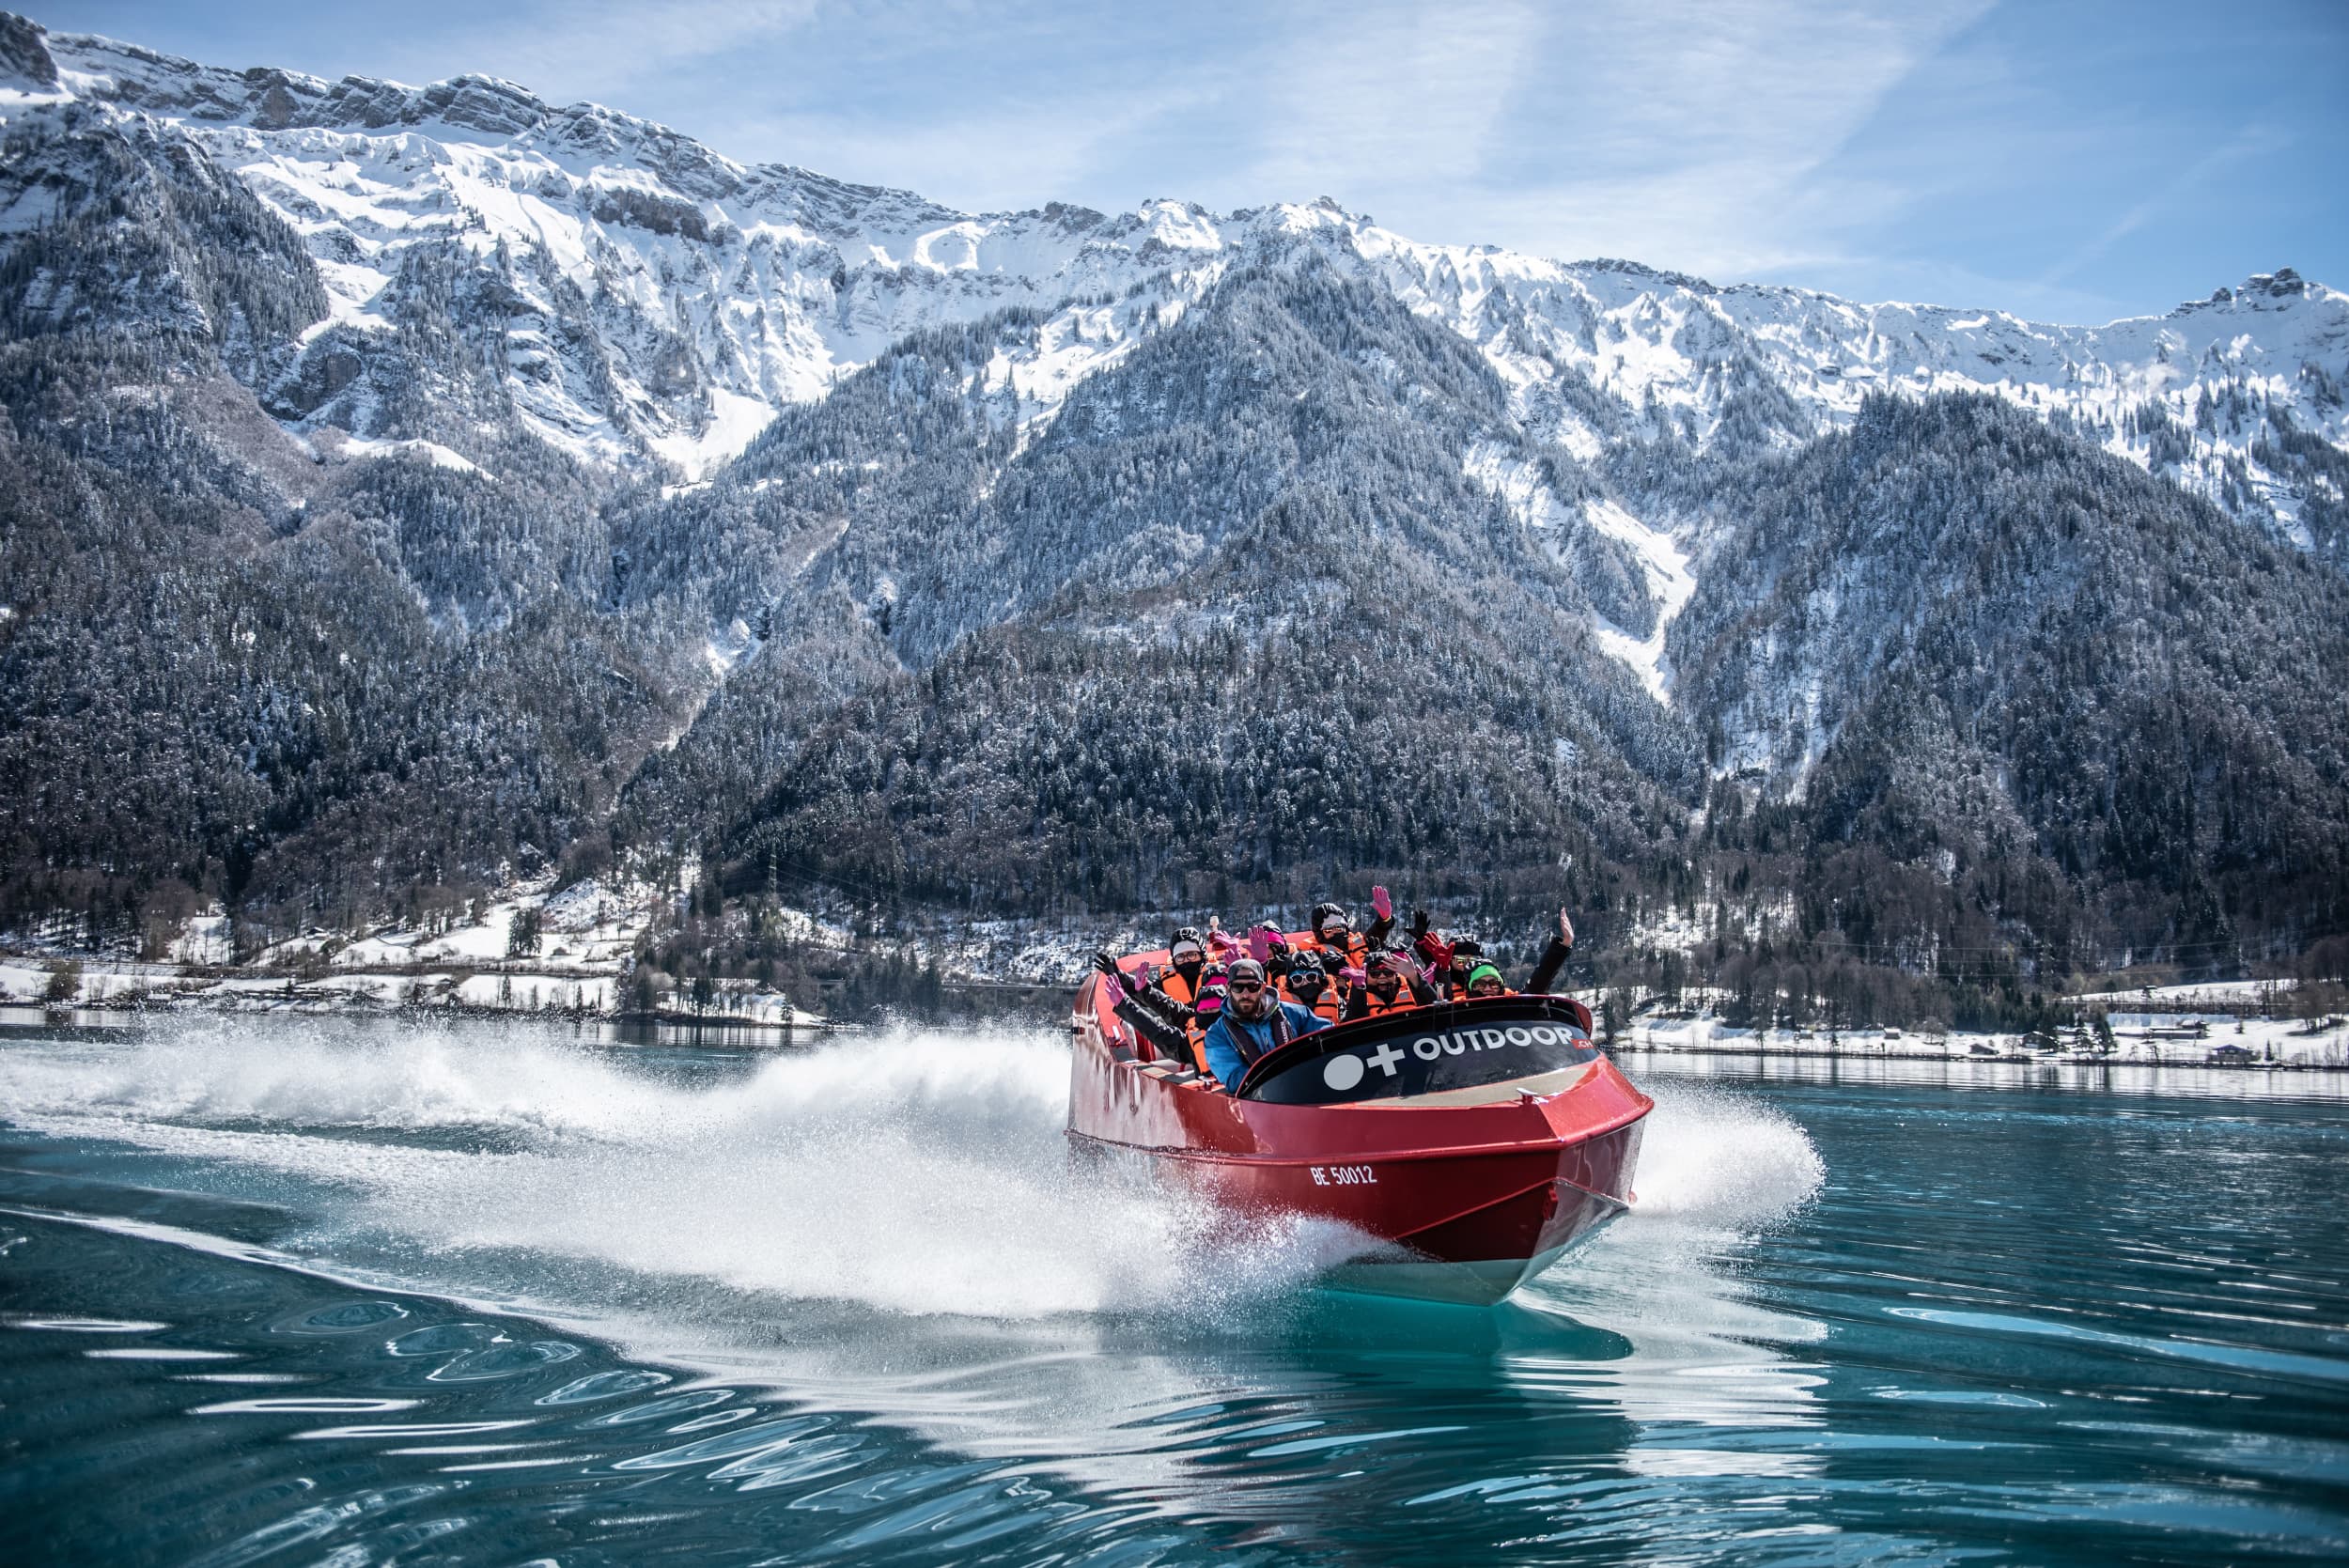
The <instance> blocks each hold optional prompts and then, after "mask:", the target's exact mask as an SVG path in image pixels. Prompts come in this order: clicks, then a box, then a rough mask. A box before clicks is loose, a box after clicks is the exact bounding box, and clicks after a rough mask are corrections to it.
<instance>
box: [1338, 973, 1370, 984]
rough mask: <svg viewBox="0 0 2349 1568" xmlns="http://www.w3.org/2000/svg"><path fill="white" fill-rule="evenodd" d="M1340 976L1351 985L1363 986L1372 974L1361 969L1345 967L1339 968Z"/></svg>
mask: <svg viewBox="0 0 2349 1568" xmlns="http://www.w3.org/2000/svg"><path fill="white" fill-rule="evenodd" d="M1338 978H1339V979H1340V980H1343V981H1345V982H1346V984H1347V985H1349V986H1361V985H1364V984H1366V983H1367V982H1368V981H1369V979H1370V976H1368V975H1366V974H1364V973H1363V972H1362V971H1361V970H1359V969H1345V970H1338Z"/></svg>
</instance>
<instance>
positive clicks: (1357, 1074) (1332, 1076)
mask: <svg viewBox="0 0 2349 1568" xmlns="http://www.w3.org/2000/svg"><path fill="white" fill-rule="evenodd" d="M1388 1070H1389V1071H1390V1072H1392V1071H1393V1069H1392V1068H1389V1069H1388ZM1321 1081H1322V1082H1324V1083H1326V1084H1328V1085H1329V1086H1330V1088H1332V1089H1335V1090H1337V1091H1338V1092H1339V1093H1341V1094H1343V1093H1344V1092H1345V1091H1346V1090H1348V1089H1351V1088H1353V1087H1354V1086H1355V1085H1356V1084H1358V1083H1360V1082H1361V1081H1362V1059H1361V1057H1359V1056H1356V1055H1355V1054H1354V1053H1353V1052H1352V1051H1348V1052H1346V1054H1345V1055H1344V1056H1333V1057H1331V1058H1330V1060H1329V1061H1327V1062H1324V1063H1322V1064H1321ZM1314 1174H1315V1176H1316V1177H1318V1176H1319V1175H1320V1174H1321V1172H1318V1171H1316V1172H1314Z"/></svg>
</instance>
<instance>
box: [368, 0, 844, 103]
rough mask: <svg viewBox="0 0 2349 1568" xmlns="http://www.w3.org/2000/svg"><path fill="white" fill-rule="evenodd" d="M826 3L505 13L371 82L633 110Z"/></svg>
mask: <svg viewBox="0 0 2349 1568" xmlns="http://www.w3.org/2000/svg"><path fill="white" fill-rule="evenodd" d="M823 9H824V7H823V4H822V0H650V3H646V0H588V3H585V4H548V3H540V4H533V5H528V6H524V7H521V8H498V9H497V10H495V12H494V13H492V14H493V16H494V20H485V21H482V22H477V23H467V24H462V25H459V26H457V27H453V28H449V29H445V30H443V31H440V32H438V33H436V34H434V35H432V36H430V37H428V38H418V39H414V40H412V42H411V43H410V44H409V45H408V46H407V47H406V48H404V49H399V50H396V51H394V52H392V53H391V54H389V55H388V56H387V58H386V60H385V63H384V65H383V66H381V67H379V68H377V70H376V71H375V72H372V73H373V74H383V75H397V76H403V77H407V78H410V79H416V78H428V77H440V76H449V75H454V74H457V73H458V72H459V71H480V72H483V73H485V74H488V75H492V76H503V77H506V78H507V79H508V80H511V81H515V82H519V83H521V85H523V86H526V87H529V88H530V89H532V90H533V91H535V92H537V93H539V94H541V95H542V96H545V97H548V98H552V99H555V100H558V101H570V100H577V99H595V100H598V101H605V102H608V103H611V104H612V106H613V107H615V108H621V109H625V108H627V107H628V104H627V102H626V101H625V100H626V98H627V95H628V94H629V93H630V90H631V89H634V88H638V87H641V86H644V85H646V84H649V83H653V82H656V81H659V80H661V78H663V77H665V76H667V75H668V74H669V73H671V72H673V71H676V70H679V69H681V68H688V67H698V66H703V65H706V64H708V63H709V62H711V61H714V60H719V59H721V58H723V57H724V56H727V55H729V54H732V55H736V56H738V57H739V56H742V55H744V54H753V56H754V54H755V52H758V51H762V50H765V49H767V48H770V47H771V46H773V45H774V44H775V43H776V42H777V41H778V40H781V39H786V38H787V37H788V36H789V35H790V34H792V33H794V32H797V31H800V30H801V29H804V28H806V27H808V26H810V25H811V24H813V23H816V22H817V20H818V18H819V17H820V15H821V13H822V11H823Z"/></svg>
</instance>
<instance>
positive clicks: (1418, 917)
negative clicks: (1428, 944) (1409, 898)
mask: <svg viewBox="0 0 2349 1568" xmlns="http://www.w3.org/2000/svg"><path fill="white" fill-rule="evenodd" d="M1426 935H1427V911H1426V910H1424V909H1413V910H1412V911H1411V939H1412V940H1413V941H1418V940H1419V939H1422V938H1423V937H1424V936H1426Z"/></svg>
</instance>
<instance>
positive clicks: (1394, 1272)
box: [1068, 983, 1654, 1304]
mask: <svg viewBox="0 0 2349 1568" xmlns="http://www.w3.org/2000/svg"><path fill="white" fill-rule="evenodd" d="M1512 1000H1513V1001H1516V1002H1517V1007H1516V1008H1515V1009H1514V1010H1513V1009H1512V1008H1511V1007H1509V1006H1507V1005H1498V1006H1487V1005H1486V1004H1482V1003H1479V1004H1470V1005H1469V1006H1467V1007H1455V1008H1449V1009H1432V1010H1430V1011H1429V1012H1428V1014H1427V1015H1425V1017H1424V1020H1423V1024H1422V1027H1424V1028H1426V1029H1429V1030H1433V1029H1435V1028H1437V1027H1438V1026H1439V1025H1442V1026H1445V1027H1447V1028H1450V1031H1451V1032H1450V1033H1449V1034H1437V1033H1426V1034H1422V1035H1420V1036H1418V1037H1417V1039H1416V1040H1415V1041H1414V1040H1413V1037H1412V1033H1411V1031H1412V1029H1413V1023H1412V1021H1410V1020H1409V1018H1408V1016H1407V1017H1406V1019H1405V1020H1402V1021H1399V1022H1397V1023H1395V1024H1392V1025H1389V1026H1387V1027H1386V1029H1385V1032H1384V1033H1383V1034H1381V1033H1379V1032H1376V1031H1373V1032H1364V1030H1363V1029H1362V1026H1353V1027H1352V1028H1351V1029H1349V1030H1348V1031H1346V1032H1339V1031H1331V1032H1330V1034H1329V1035H1328V1036H1327V1037H1326V1038H1327V1040H1328V1041H1329V1042H1330V1046H1329V1048H1327V1049H1326V1051H1325V1052H1324V1054H1322V1055H1319V1056H1315V1055H1314V1054H1313V1053H1312V1052H1311V1051H1306V1053H1305V1056H1304V1060H1303V1063H1302V1065H1301V1068H1300V1070H1302V1071H1305V1072H1308V1073H1311V1072H1313V1070H1314V1069H1315V1068H1316V1067H1317V1066H1320V1065H1323V1064H1325V1063H1328V1062H1329V1061H1330V1059H1332V1058H1335V1057H1340V1056H1345V1055H1347V1054H1348V1052H1347V1050H1346V1049H1345V1048H1344V1047H1345V1046H1346V1045H1351V1046H1352V1047H1353V1053H1354V1054H1356V1055H1357V1056H1358V1057H1360V1058H1362V1059H1367V1060H1369V1061H1372V1062H1374V1063H1375V1062H1377V1061H1378V1060H1379V1059H1380V1057H1382V1056H1387V1055H1390V1054H1391V1053H1389V1052H1387V1051H1386V1050H1385V1046H1386V1045H1387V1043H1388V1042H1390V1041H1392V1042H1395V1043H1398V1044H1401V1043H1407V1042H1408V1043H1415V1044H1417V1045H1419V1046H1420V1047H1421V1048H1422V1054H1423V1055H1431V1056H1435V1058H1436V1060H1437V1061H1438V1063H1439V1065H1446V1066H1453V1065H1458V1064H1459V1063H1445V1062H1444V1061H1443V1059H1442V1058H1441V1056H1440V1055H1439V1054H1438V1053H1439V1051H1440V1050H1441V1049H1442V1048H1440V1047H1435V1048H1432V1049H1431V1046H1432V1045H1433V1042H1435V1041H1437V1040H1439V1039H1449V1040H1452V1041H1454V1042H1455V1043H1456V1042H1457V1041H1458V1040H1460V1039H1462V1038H1467V1039H1469V1040H1470V1041H1471V1043H1472V1042H1474V1041H1475V1039H1476V1038H1477V1032H1476V1031H1473V1030H1465V1029H1460V1028H1457V1027H1453V1026H1456V1025H1458V1024H1459V1023H1460V1022H1461V1020H1462V1019H1466V1020H1468V1021H1469V1022H1473V1023H1477V1024H1481V1025H1484V1026H1486V1028H1485V1031H1484V1032H1485V1035H1486V1037H1489V1038H1496V1039H1499V1038H1502V1037H1504V1035H1505V1031H1503V1030H1502V1029H1500V1028H1495V1027H1491V1026H1494V1025H1496V1024H1505V1023H1507V1022H1509V1021H1510V1020H1512V1019H1522V1020H1532V1019H1533V1018H1535V1017H1543V1016H1548V1017H1563V1016H1565V1015H1563V1013H1562V1012H1560V1011H1558V1010H1559V1009H1562V1008H1564V1007H1570V1006H1572V1005H1573V1004H1571V1003H1566V1002H1563V1000H1561V999H1547V998H1532V999H1512ZM1110 1001H1111V998H1110V997H1109V996H1108V995H1107V994H1106V992H1104V991H1101V990H1099V989H1097V985H1096V984H1090V983H1089V984H1088V986H1086V987H1085V989H1084V990H1083V991H1082V992H1081V993H1080V995H1079V997H1078V1001H1077V1007H1076V1010H1075V1014H1074V1016H1073V1018H1072V1025H1073V1030H1074V1034H1075V1041H1074V1053H1073V1064H1072V1068H1071V1080H1070V1099H1069V1128H1068V1130H1069V1135H1070V1137H1071V1140H1072V1141H1073V1142H1075V1143H1076V1144H1077V1145H1078V1146H1080V1147H1082V1148H1087V1149H1091V1150H1095V1151H1098V1152H1100V1153H1103V1154H1110V1155H1120V1156H1125V1157H1138V1158H1141V1159H1143V1160H1146V1161H1147V1162H1149V1164H1150V1165H1151V1167H1152V1172H1153V1174H1154V1176H1155V1177H1156V1178H1157V1179H1159V1180H1161V1181H1165V1182H1170V1183H1179V1184H1181V1185H1183V1186H1184V1187H1186V1188H1189V1189H1190V1190H1193V1191H1196V1192H1198V1193H1200V1194H1202V1195H1204V1196H1206V1197H1208V1198H1211V1199H1212V1200H1213V1201H1215V1202H1216V1203H1220V1204H1221V1205H1223V1206H1225V1207H1227V1208H1230V1209H1233V1210H1236V1211H1238V1212H1241V1213H1247V1214H1256V1215H1294V1216H1304V1217H1308V1218H1311V1219H1320V1220H1326V1221H1330V1222H1331V1223H1333V1224H1337V1225H1342V1226H1345V1227H1346V1228H1348V1229H1350V1230H1352V1231H1354V1232H1356V1233H1358V1234H1360V1235H1361V1238H1362V1250H1361V1253H1360V1254H1358V1255H1357V1256H1356V1257H1355V1258H1353V1259H1351V1260H1349V1261H1348V1262H1347V1263H1346V1265H1345V1266H1343V1267H1342V1268H1340V1269H1338V1270H1337V1271H1336V1272H1335V1273H1333V1274H1332V1275H1331V1276H1330V1280H1329V1281H1328V1282H1329V1283H1330V1284H1331V1285H1332V1286H1335V1287H1337V1288H1341V1289H1347V1290H1359V1291H1366V1292H1372V1293H1376V1294H1380V1295H1392V1296H1415V1297H1421V1298H1425V1299H1435V1300H1445V1301H1459V1302H1470V1303H1476V1304H1489V1303H1492V1302H1495V1301H1498V1300H1500V1299H1501V1298H1502V1297H1503V1296H1507V1295H1508V1294H1509V1293H1510V1292H1511V1291H1513V1290H1515V1289H1517V1287H1518V1286H1519V1285H1521V1284H1523V1283H1524V1282H1525V1281H1527V1280H1529V1279H1531V1278H1532V1277H1533V1276H1534V1275H1535V1274H1537V1273H1539V1272H1540V1271H1541V1270H1542V1269H1544V1268H1546V1267H1548V1265H1550V1264H1551V1263H1553V1262H1554V1261H1556V1260H1557V1259H1558V1258H1559V1257H1561V1256H1563V1254H1564V1253H1565V1252H1567V1251H1568V1250H1571V1249H1573V1248H1574V1247H1575V1246H1576V1245H1578V1244H1579V1243H1580V1242H1582V1241H1585V1240H1587V1239H1589V1237H1590V1236H1592V1235H1593V1234H1595V1233H1596V1232H1597V1231H1598V1230H1599V1229H1600V1228H1602V1227H1603V1226H1605V1225H1606V1224H1607V1223H1609V1222H1610V1220H1612V1219H1616V1218H1618V1217H1619V1216H1621V1215H1622V1214H1623V1213H1625V1212H1626V1210H1627V1209H1628V1208H1629V1206H1630V1204H1631V1202H1632V1188H1631V1183H1632V1178H1633V1173H1634V1170H1635V1167H1636V1165H1637V1162H1638V1158H1639V1149H1640V1134H1641V1119H1642V1118H1643V1117H1644V1116H1645V1115H1646V1114H1647V1112H1648V1110H1650V1109H1651V1108H1652V1106H1653V1104H1654V1102H1653V1101H1652V1100H1650V1099H1649V1098H1648V1097H1647V1096H1646V1095H1645V1094H1641V1093H1640V1091H1639V1090H1637V1089H1636V1088H1634V1087H1633V1086H1632V1085H1631V1084H1630V1083H1629V1082H1628V1081H1627V1080H1626V1079H1624V1077H1623V1075H1622V1074H1621V1073H1620V1072H1618V1071H1617V1070H1616V1069H1615V1067H1614V1065H1613V1063H1610V1062H1609V1061H1607V1060H1606V1059H1605V1058H1604V1057H1599V1056H1595V1053H1593V1052H1591V1051H1590V1050H1589V1049H1588V1048H1587V1045H1586V1044H1585V1045H1583V1046H1581V1047H1580V1048H1579V1050H1578V1051H1577V1052H1576V1053H1575V1054H1576V1055H1578V1056H1579V1057H1580V1058H1581V1060H1579V1061H1573V1062H1570V1063H1566V1064H1564V1065H1558V1066H1552V1067H1551V1068H1550V1070H1547V1071H1542V1072H1536V1073H1532V1074H1530V1075H1528V1076H1525V1077H1523V1078H1517V1079H1509V1078H1503V1079H1499V1080H1496V1081H1494V1082H1491V1083H1486V1084H1478V1085H1473V1086H1471V1087H1469V1088H1465V1089H1458V1090H1453V1091H1450V1092H1445V1093H1431V1094H1416V1095H1404V1096H1399V1097H1387V1098H1373V1099H1361V1100H1354V1101H1349V1102H1346V1103H1333V1104H1299V1103H1288V1104H1283V1103H1272V1102H1268V1101H1266V1100H1263V1099H1259V1098H1252V1097H1248V1095H1247V1094H1245V1093H1244V1094H1242V1095H1238V1096H1235V1095H1233V1094H1226V1093H1224V1092H1222V1091H1221V1090H1220V1089H1218V1088H1216V1087H1214V1086H1213V1085H1211V1084H1209V1083H1206V1082H1205V1081H1204V1080H1192V1081H1188V1082H1184V1081H1177V1080H1175V1079H1171V1078H1170V1077H1169V1076H1168V1075H1167V1072H1166V1069H1165V1068H1164V1067H1163V1066H1157V1065H1154V1064H1152V1063H1149V1062H1148V1060H1147V1050H1146V1048H1142V1047H1140V1045H1139V1042H1137V1041H1135V1040H1134V1039H1133V1037H1132V1036H1131V1034H1130V1033H1129V1032H1126V1031H1125V1030H1123V1029H1122V1027H1121V1026H1120V1024H1119V1023H1118V1021H1117V1019H1116V1018H1115V1017H1114V1016H1113V1015H1112V1013H1111V1012H1110V1010H1109V1002H1110ZM1096 1003H1099V1004H1100V1008H1101V1010H1100V1011H1099V1012H1096V1011H1095V1004H1096ZM1535 1003H1541V1004H1544V1005H1545V1006H1546V1007H1548V1008H1549V1009H1550V1011H1549V1012H1548V1013H1547V1014H1543V1013H1539V1012H1537V1011H1535V1009H1534V1004H1535ZM1584 1017H1587V1015H1584ZM1584 1027H1585V1028H1586V1029H1587V1024H1585V1026H1584ZM1517 1032H1520V1033H1521V1032H1523V1031H1522V1030H1519V1031H1517ZM1309 1039H1310V1040H1311V1041H1313V1042H1321V1041H1323V1040H1324V1039H1325V1037H1324V1036H1320V1035H1315V1036H1310V1037H1309ZM1304 1047H1305V1042H1299V1048H1300V1049H1303V1048H1304ZM1371 1048H1377V1049H1375V1050H1374V1049H1371ZM1453 1051H1454V1056H1455V1058H1457V1057H1458V1056H1460V1055H1461V1054H1462V1052H1461V1050H1460V1049H1459V1048H1458V1047H1457V1046H1456V1044H1455V1046H1454V1047H1453ZM1268 1061H1269V1059H1268ZM1470 1064H1471V1065H1472V1063H1470ZM1339 1065H1340V1066H1342V1067H1343V1068H1344V1070H1343V1071H1334V1072H1329V1073H1327V1074H1326V1075H1317V1076H1326V1077H1327V1078H1328V1079H1329V1080H1330V1081H1332V1082H1346V1083H1348V1084H1349V1085H1350V1086H1359V1085H1360V1082H1361V1078H1362V1076H1363V1075H1362V1072H1361V1069H1360V1068H1359V1067H1357V1066H1355V1065H1354V1064H1353V1063H1340V1064H1339ZM1512 1065H1513V1064H1512V1063H1509V1062H1505V1061H1501V1060H1499V1059H1496V1060H1495V1062H1494V1063H1492V1064H1491V1065H1490V1066H1489V1067H1487V1068H1486V1071H1487V1072H1488V1073H1493V1072H1502V1073H1505V1072H1507V1071H1509V1070H1511V1068H1512ZM1256 1081H1257V1080H1256V1078H1255V1075H1253V1074H1252V1076H1251V1079H1250V1080H1249V1082H1248V1083H1247V1084H1245V1085H1243V1090H1244V1091H1252V1090H1253V1089H1254V1088H1255V1087H1256ZM1316 1092H1318V1091H1317V1090H1316Z"/></svg>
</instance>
